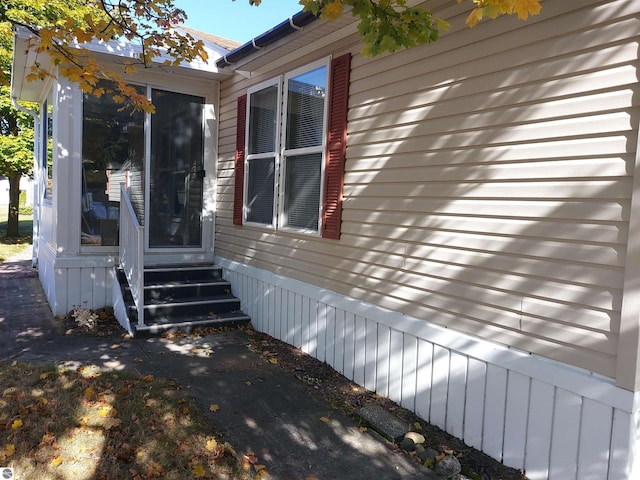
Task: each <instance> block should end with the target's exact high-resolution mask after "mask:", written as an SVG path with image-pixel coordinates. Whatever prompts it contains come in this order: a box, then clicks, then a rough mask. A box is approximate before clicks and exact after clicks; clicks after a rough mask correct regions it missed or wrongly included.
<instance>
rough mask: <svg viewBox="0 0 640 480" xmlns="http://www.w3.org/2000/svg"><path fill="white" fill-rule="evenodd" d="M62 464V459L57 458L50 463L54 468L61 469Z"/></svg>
mask: <svg viewBox="0 0 640 480" xmlns="http://www.w3.org/2000/svg"><path fill="white" fill-rule="evenodd" d="M61 463H62V458H60V457H56V458H54V459H53V460H51V461H50V462H49V465H51V466H52V467H59V466H60V464H61Z"/></svg>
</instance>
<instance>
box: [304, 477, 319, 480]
mask: <svg viewBox="0 0 640 480" xmlns="http://www.w3.org/2000/svg"><path fill="white" fill-rule="evenodd" d="M304 480H318V477H307V478H305V479H304Z"/></svg>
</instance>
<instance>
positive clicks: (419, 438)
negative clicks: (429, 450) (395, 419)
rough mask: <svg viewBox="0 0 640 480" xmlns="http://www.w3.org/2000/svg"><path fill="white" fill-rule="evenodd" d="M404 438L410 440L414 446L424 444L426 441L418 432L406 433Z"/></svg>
mask: <svg viewBox="0 0 640 480" xmlns="http://www.w3.org/2000/svg"><path fill="white" fill-rule="evenodd" d="M404 438H410V439H411V440H413V443H415V444H416V445H418V444H420V443H424V442H425V441H426V440H425V438H424V435H422V434H421V433H418V432H408V433H407V434H405V436H404Z"/></svg>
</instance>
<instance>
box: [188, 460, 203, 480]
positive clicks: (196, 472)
mask: <svg viewBox="0 0 640 480" xmlns="http://www.w3.org/2000/svg"><path fill="white" fill-rule="evenodd" d="M191 473H193V476H194V477H196V478H202V477H204V476H205V473H206V472H205V471H204V467H203V466H202V465H200V464H199V463H198V464H196V465H194V466H193V467H192V468H191Z"/></svg>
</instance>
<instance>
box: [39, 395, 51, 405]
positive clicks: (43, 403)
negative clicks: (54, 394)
mask: <svg viewBox="0 0 640 480" xmlns="http://www.w3.org/2000/svg"><path fill="white" fill-rule="evenodd" d="M38 402H40V403H41V404H42V405H47V404H48V403H49V400H47V399H46V398H44V397H40V398H39V399H38Z"/></svg>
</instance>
